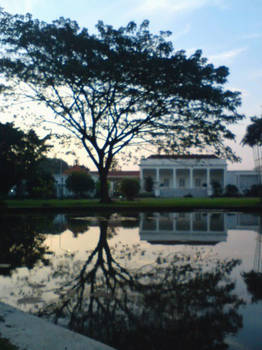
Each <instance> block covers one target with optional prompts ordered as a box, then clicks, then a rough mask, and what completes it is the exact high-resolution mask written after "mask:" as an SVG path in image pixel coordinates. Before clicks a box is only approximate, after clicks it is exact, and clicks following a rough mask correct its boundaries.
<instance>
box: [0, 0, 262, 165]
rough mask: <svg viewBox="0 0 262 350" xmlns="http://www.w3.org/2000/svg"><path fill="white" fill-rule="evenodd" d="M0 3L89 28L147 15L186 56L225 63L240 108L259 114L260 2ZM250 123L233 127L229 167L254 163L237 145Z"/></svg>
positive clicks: (155, 28) (68, 0) (261, 100)
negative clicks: (237, 158) (234, 155)
mask: <svg viewBox="0 0 262 350" xmlns="http://www.w3.org/2000/svg"><path fill="white" fill-rule="evenodd" d="M0 6H1V7H3V8H4V9H5V10H6V11H8V12H11V13H26V12H29V13H32V14H33V16H34V17H37V18H39V19H42V20H44V21H47V22H50V21H52V20H54V19H56V18H58V17H60V16H63V17H69V18H71V19H74V20H76V21H77V22H78V23H79V24H80V25H81V26H84V27H87V28H88V29H89V32H93V31H95V25H96V23H97V22H98V20H103V21H104V23H106V24H111V25H113V26H115V27H119V26H121V25H126V24H127V23H128V22H129V21H131V20H132V21H133V20H134V21H135V22H137V23H141V22H142V21H143V20H144V19H149V20H150V28H151V31H153V32H159V31H160V30H170V31H171V32H172V33H173V34H172V37H171V39H172V41H173V43H174V47H175V49H184V50H186V52H187V53H188V54H191V53H193V52H194V51H195V50H196V49H201V50H202V51H203V55H204V56H205V57H207V58H208V59H209V61H210V62H212V63H214V64H215V65H226V66H228V67H229V69H230V76H229V79H228V83H227V87H228V88H230V89H233V90H238V91H241V92H242V107H241V108H240V109H239V111H240V112H243V113H245V114H246V115H247V116H248V117H249V116H252V115H258V116H259V115H261V114H262V110H261V106H262V98H261V97H262V96H261V95H262V94H261V92H262V89H261V82H262V20H261V16H262V0H132V1H130V0H129V1H128V0H110V1H108V0H100V1H97V0H74V1H72V0H63V1H62V0H0ZM248 123H249V118H247V119H246V120H245V121H243V122H241V123H239V124H238V125H236V126H234V127H233V128H232V129H233V131H234V132H235V133H236V135H237V140H236V141H237V142H236V144H234V145H232V148H233V149H234V150H235V151H236V153H237V154H238V155H239V156H240V157H242V162H241V163H237V164H233V165H229V168H231V169H251V168H252V167H253V159H252V150H251V149H250V148H249V147H244V148H243V147H241V146H240V145H239V142H240V140H241V139H242V137H243V135H244V133H245V130H246V126H247V125H248Z"/></svg>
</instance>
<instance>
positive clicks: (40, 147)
mask: <svg viewBox="0 0 262 350" xmlns="http://www.w3.org/2000/svg"><path fill="white" fill-rule="evenodd" d="M48 139H49V137H48V136H47V137H44V138H42V139H40V138H39V137H38V136H37V135H36V133H35V132H34V131H33V130H30V131H29V132H28V133H25V132H23V131H22V130H20V129H18V128H16V127H14V125H13V124H12V123H6V124H2V123H0V169H1V171H0V195H7V194H8V192H9V191H10V189H11V188H12V187H13V186H14V185H19V184H21V181H22V180H23V179H24V180H26V179H27V178H28V177H29V176H31V174H32V173H33V172H34V171H35V170H36V168H37V165H38V163H39V161H40V160H42V159H43V158H44V154H45V153H46V152H47V150H48V149H49V148H50V145H47V144H46V141H47V140H48ZM18 187H19V186H18Z"/></svg>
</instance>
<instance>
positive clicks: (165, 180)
mask: <svg viewBox="0 0 262 350" xmlns="http://www.w3.org/2000/svg"><path fill="white" fill-rule="evenodd" d="M163 185H164V187H169V179H168V178H165V179H164V181H163Z"/></svg>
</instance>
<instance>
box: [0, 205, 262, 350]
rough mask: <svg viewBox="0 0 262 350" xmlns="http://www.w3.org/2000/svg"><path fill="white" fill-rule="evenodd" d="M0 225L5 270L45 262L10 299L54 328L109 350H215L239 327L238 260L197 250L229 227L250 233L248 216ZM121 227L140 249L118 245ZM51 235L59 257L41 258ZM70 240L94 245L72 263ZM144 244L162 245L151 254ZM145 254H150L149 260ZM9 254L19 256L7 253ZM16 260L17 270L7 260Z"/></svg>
mask: <svg viewBox="0 0 262 350" xmlns="http://www.w3.org/2000/svg"><path fill="white" fill-rule="evenodd" d="M139 219H140V220H139ZM5 220H6V221H5V222H4V224H3V226H2V229H1V230H2V231H1V239H3V245H2V244H1V254H2V251H3V252H4V251H7V252H8V253H6V255H4V254H2V255H1V260H0V261H1V262H2V263H5V264H6V263H10V264H12V269H14V268H15V267H18V266H28V267H30V268H32V266H33V265H34V264H38V263H39V262H42V264H43V265H47V264H48V266H47V268H46V270H45V274H42V275H41V273H40V269H36V273H35V275H37V276H38V277H39V276H41V278H40V277H39V279H38V280H37V279H36V280H34V278H33V277H34V276H33V274H31V275H30V276H29V277H28V276H26V277H24V278H23V277H19V283H20V285H19V287H20V289H17V294H18V295H17V300H18V301H19V302H20V303H31V306H32V308H31V310H32V311H34V312H36V311H38V312H39V313H40V314H41V315H42V316H46V317H51V318H53V319H54V321H55V322H58V323H60V324H63V325H66V326H69V327H70V328H72V329H74V330H76V331H78V332H81V333H83V334H87V335H89V336H91V337H93V338H96V339H98V340H100V341H103V342H105V343H107V344H110V345H112V346H114V347H115V348H117V349H119V350H120V349H128V350H131V349H138V350H139V349H143V350H144V349H145V350H147V349H164V350H165V349H168V350H169V349H171V348H173V347H174V344H175V346H176V349H214V350H215V349H225V348H226V347H227V340H228V338H227V336H228V335H229V334H230V335H234V334H236V333H237V332H238V331H239V329H240V328H241V327H242V316H241V315H242V313H241V307H240V306H241V305H242V304H243V302H242V299H241V297H240V294H238V293H237V289H236V288H235V281H234V280H233V279H232V274H231V272H232V271H233V270H234V269H235V267H236V266H237V265H239V264H240V261H239V260H236V259H231V255H229V256H230V258H229V259H225V260H224V259H222V258H219V257H215V256H214V254H212V253H211V254H208V253H207V249H208V248H209V247H207V245H210V246H212V247H215V245H217V246H218V245H219V243H220V242H223V243H225V242H226V241H227V240H228V231H229V230H230V229H232V228H240V227H241V228H251V229H252V230H255V231H256V232H257V234H258V235H259V234H260V232H261V229H260V228H261V225H260V218H259V217H257V216H253V215H249V214H235V213H233V214H232V213H231V214H225V213H221V212H207V213H205V212H196V213H166V214H162V213H161V214H159V213H149V214H147V213H143V214H140V215H139V216H138V215H134V216H130V215H128V214H126V215H122V216H120V215H116V214H113V215H104V216H96V217H95V216H85V217H83V216H77V215H74V216H72V215H68V214H66V215H65V214H59V215H58V216H49V217H48V218H47V217H40V216H39V217H38V218H32V217H30V218H26V217H23V216H22V217H16V218H15V217H14V218H12V220H10V218H8V219H7V218H6V219H5ZM123 226H125V227H126V228H131V230H132V228H137V229H136V230H134V231H132V232H136V234H137V237H138V238H139V237H140V241H141V242H138V241H137V242H136V243H134V244H128V243H126V241H124V234H125V233H126V232H127V231H128V229H126V230H125V231H124V233H120V231H121V230H120V228H121V227H123ZM60 232H63V234H60V235H59V236H57V237H58V239H59V242H60V253H61V254H60V255H59V256H55V255H54V256H49V255H46V253H47V252H48V248H47V247H46V245H45V243H44V237H45V236H46V235H45V234H46V233H49V235H48V237H53V238H55V236H53V235H52V236H51V235H50V234H51V233H56V234H59V233H60ZM70 235H71V238H70V239H71V240H72V241H73V240H74V241H80V239H82V238H83V237H87V238H89V239H90V237H91V236H92V237H93V238H92V237H91V238H92V239H94V245H93V246H92V245H90V244H86V245H85V246H83V243H82V247H81V249H82V253H81V255H80V256H78V255H77V253H76V250H74V249H73V247H72V249H69V248H71V247H70V245H69V246H68V243H67V246H66V245H64V244H65V243H66V242H65V238H66V237H69V236H70ZM10 237H12V239H11V240H10ZM118 237H119V239H118V241H117V240H116V238H118ZM24 238H25V239H24ZM76 238H77V239H76ZM23 239H24V240H23ZM8 240H10V242H9V241H8ZM121 240H122V241H121ZM68 241H70V240H69V239H68ZM70 242H71V241H70ZM86 242H90V241H88V240H86ZM148 243H149V244H148ZM152 243H160V244H161V246H162V245H164V244H165V245H166V244H169V246H168V247H167V246H163V248H161V250H160V249H159V247H158V246H156V245H152ZM181 243H183V244H186V245H194V246H195V245H197V246H198V247H194V248H192V252H191V254H186V253H183V249H180V250H178V249H173V248H176V246H177V245H178V244H181ZM172 245H174V246H172ZM91 246H92V249H90V247H91ZM202 246H204V248H203V247H202ZM2 247H3V250H2ZM18 247H19V248H18ZM20 247H21V248H20ZM146 247H150V249H151V250H150V252H151V253H150V254H151V255H150V258H149V257H148V256H147V255H148V252H147V251H146ZM178 247H179V248H182V247H181V245H179V246H178ZM19 249H21V254H20V255H19V254H17V253H16V252H19ZM210 249H211V248H210ZM212 249H214V248H212ZM23 254H24V255H23ZM254 254H255V255H254V256H255V258H256V259H259V257H258V256H257V255H256V253H255V251H254ZM21 255H23V259H24V261H26V263H25V262H24V261H22V259H21V258H20V260H19V259H17V258H16V257H17V256H21ZM252 258H253V257H252ZM12 259H13V260H14V261H13V260H12ZM15 261H16V262H15ZM260 261H261V257H260ZM29 262H31V265H30V263H29ZM19 264H20V265H19ZM234 271H235V270H234ZM42 272H43V269H42ZM5 273H6V270H5ZM245 281H246V283H247V284H248V282H247V280H246V279H245ZM256 290H257V287H256ZM250 293H252V288H251V289H250ZM255 297H256V299H254V300H256V301H258V300H259V298H258V297H257V295H255ZM33 303H36V304H33ZM39 309H40V310H39ZM242 310H243V308H242Z"/></svg>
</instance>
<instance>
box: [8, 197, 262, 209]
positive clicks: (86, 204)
mask: <svg viewBox="0 0 262 350" xmlns="http://www.w3.org/2000/svg"><path fill="white" fill-rule="evenodd" d="M1 208H2V210H3V209H40V208H41V209H52V208H54V209H55V208H56V209H60V208H61V209H63V208H64V209H70V208H72V209H73V208H75V209H84V208H90V209H121V208H130V209H155V208H158V209H165V208H166V209H198V208H200V209H201V208H203V209H254V210H259V209H262V201H261V199H260V198H140V199H136V200H134V201H127V200H114V201H113V202H112V203H109V204H101V203H99V200H97V199H89V200H88V199H81V200H78V199H64V200H59V199H51V200H32V199H26V200H4V201H2V202H1Z"/></svg>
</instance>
